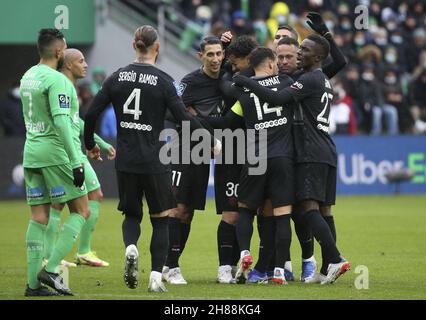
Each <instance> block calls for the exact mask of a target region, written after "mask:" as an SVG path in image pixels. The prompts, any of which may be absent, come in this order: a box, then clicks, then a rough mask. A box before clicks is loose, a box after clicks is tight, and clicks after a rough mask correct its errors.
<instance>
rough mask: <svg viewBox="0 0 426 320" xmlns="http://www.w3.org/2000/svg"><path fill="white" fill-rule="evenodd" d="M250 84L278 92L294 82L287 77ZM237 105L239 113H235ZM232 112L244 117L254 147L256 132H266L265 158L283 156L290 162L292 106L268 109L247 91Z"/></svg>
mask: <svg viewBox="0 0 426 320" xmlns="http://www.w3.org/2000/svg"><path fill="white" fill-rule="evenodd" d="M253 80H255V81H257V83H258V84H259V85H261V86H263V87H267V88H270V89H272V90H274V91H279V90H281V89H283V88H285V87H288V86H289V85H291V84H292V83H293V80H292V79H291V78H290V77H288V76H286V75H280V76H268V77H261V78H253ZM239 104H240V106H241V110H242V112H239V111H238V108H239ZM231 110H232V111H233V112H234V113H236V114H239V115H240V116H243V117H244V121H245V126H246V128H247V129H254V130H255V132H256V146H259V144H258V143H259V140H258V139H259V138H258V132H259V130H263V129H266V133H267V157H268V158H273V157H281V156H284V157H288V158H291V159H293V157H294V149H293V137H292V130H291V127H292V120H293V104H287V105H271V104H269V103H267V102H265V101H263V100H261V99H259V97H258V96H257V95H256V94H254V93H253V92H250V91H248V90H247V91H245V92H244V93H243V94H242V95H241V96H240V98H239V100H238V102H237V103H236V104H234V106H233V107H232V109H231ZM256 150H257V148H256Z"/></svg>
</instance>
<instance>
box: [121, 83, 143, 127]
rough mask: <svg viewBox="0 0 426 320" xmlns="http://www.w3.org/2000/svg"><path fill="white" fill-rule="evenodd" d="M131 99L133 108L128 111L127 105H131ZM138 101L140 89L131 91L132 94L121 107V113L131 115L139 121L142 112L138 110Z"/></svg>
mask: <svg viewBox="0 0 426 320" xmlns="http://www.w3.org/2000/svg"><path fill="white" fill-rule="evenodd" d="M133 99H134V100H135V108H134V109H129V105H130V104H131V103H132V101H133ZM140 100H141V89H139V88H135V89H133V91H132V93H131V94H130V95H129V97H128V98H127V100H126V102H125V103H124V106H123V113H124V114H133V117H134V119H135V120H139V116H140V115H141V114H142V111H141V110H140V107H141V106H140Z"/></svg>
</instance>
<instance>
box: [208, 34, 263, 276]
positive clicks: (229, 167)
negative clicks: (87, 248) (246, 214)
mask: <svg viewBox="0 0 426 320" xmlns="http://www.w3.org/2000/svg"><path fill="white" fill-rule="evenodd" d="M228 33H229V36H228V37H227V38H226V37H225V38H224V35H222V37H221V41H222V42H224V40H227V41H229V42H230V41H231V40H232V34H230V32H227V33H225V34H228ZM225 45H226V43H225ZM257 46H258V44H257V42H256V41H255V40H253V38H252V37H249V36H240V37H238V38H236V39H235V40H234V41H232V43H231V44H230V45H229V46H228V47H227V48H226V50H225V53H226V57H227V61H226V63H225V64H226V65H227V66H228V68H226V66H225V69H226V70H227V72H226V73H225V74H224V75H223V76H222V77H221V82H220V89H221V91H222V93H223V100H224V108H223V111H222V116H226V114H227V113H228V112H229V111H230V110H231V107H232V106H233V105H234V104H235V102H236V101H237V100H238V99H237V98H238V97H239V95H240V94H241V90H239V88H235V87H234V86H232V77H233V75H234V74H235V73H236V72H246V71H247V70H248V69H250V70H251V68H250V62H249V58H248V57H249V55H250V53H251V52H252V51H253V49H255V48H256V47H257ZM230 66H231V68H229V67H230ZM250 73H253V71H250ZM237 144H238V141H237V139H234V141H233V150H232V151H233V163H232V164H230V163H222V164H219V163H215V171H214V178H215V179H214V187H215V201H216V211H217V214H221V215H222V219H221V221H220V223H219V226H218V230H217V245H218V255H219V269H218V274H217V282H219V283H234V281H235V280H234V278H235V273H236V271H237V264H238V261H239V259H240V250H239V247H238V242H237V237H236V230H235V225H236V223H237V221H238V188H239V181H240V173H241V168H242V164H238V161H237V160H238V159H237V157H238V145H237ZM225 157H226V154H225V152H224V150H222V160H224V159H225Z"/></svg>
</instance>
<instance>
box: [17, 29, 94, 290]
mask: <svg viewBox="0 0 426 320" xmlns="http://www.w3.org/2000/svg"><path fill="white" fill-rule="evenodd" d="M37 47H38V52H39V55H40V62H39V64H37V65H35V66H33V67H31V68H30V69H29V70H28V71H27V72H26V73H25V74H24V76H23V77H22V79H21V86H20V94H21V99H22V105H23V113H24V120H25V126H26V141H25V147H24V159H23V166H24V178H25V187H26V194H27V203H28V204H29V205H30V207H31V220H30V222H29V224H28V229H27V233H26V248H27V278H28V279H27V281H28V283H27V288H26V290H25V296H53V295H57V294H58V293H60V294H64V295H72V292H71V290H70V289H69V288H68V287H67V286H66V285H65V284H64V282H63V279H62V278H61V277H60V275H59V274H58V273H57V270H58V269H57V267H58V265H59V264H60V263H61V261H62V260H63V259H64V257H65V256H66V255H67V254H68V253H69V252H70V251H71V249H72V247H73V245H74V243H75V241H76V240H77V238H78V236H79V234H80V231H81V229H82V228H83V226H84V224H85V222H86V219H87V218H88V217H89V207H88V198H87V189H86V185H85V184H84V167H83V164H82V162H81V157H80V153H79V152H78V150H77V148H76V145H75V143H74V142H73V133H72V127H71V115H70V97H69V96H68V94H67V93H68V92H70V90H71V86H72V84H70V82H69V81H68V80H67V79H66V77H65V76H64V75H63V74H61V73H60V72H58V71H56V69H57V67H58V64H61V63H62V62H63V57H64V51H65V49H66V42H65V39H64V36H63V34H62V33H61V32H60V31H58V30H57V29H42V30H40V32H39V37H38V41H37ZM55 203H67V204H68V207H69V210H70V215H69V216H68V217H67V219H66V220H65V222H64V225H63V228H62V230H61V233H60V235H59V239H58V241H57V243H56V245H55V248H54V249H53V251H52V253H51V256H50V258H49V261H48V263H47V264H46V266H45V267H44V268H42V260H43V248H44V237H45V232H46V225H47V223H48V221H49V211H50V205H51V204H55ZM42 284H44V285H47V286H49V287H51V288H53V289H54V290H55V291H57V292H58V293H56V292H52V291H50V290H49V289H47V288H46V287H44V286H43V285H42Z"/></svg>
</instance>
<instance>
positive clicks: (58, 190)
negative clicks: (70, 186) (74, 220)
mask: <svg viewBox="0 0 426 320" xmlns="http://www.w3.org/2000/svg"><path fill="white" fill-rule="evenodd" d="M64 195H65V187H64V186H57V187H54V188H52V189H50V197H51V198H59V197H62V196H64Z"/></svg>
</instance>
